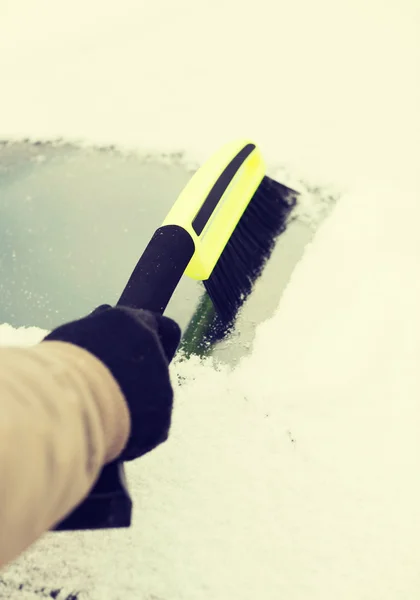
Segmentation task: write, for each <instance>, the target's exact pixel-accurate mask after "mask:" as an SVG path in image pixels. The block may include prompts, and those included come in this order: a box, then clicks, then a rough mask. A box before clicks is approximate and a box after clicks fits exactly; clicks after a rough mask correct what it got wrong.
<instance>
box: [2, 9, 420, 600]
mask: <svg viewBox="0 0 420 600" xmlns="http://www.w3.org/2000/svg"><path fill="white" fill-rule="evenodd" d="M6 6H7V8H5V4H4V3H3V4H2V8H0V10H2V11H3V15H2V18H1V21H0V29H1V28H2V29H3V31H1V32H0V33H1V35H0V39H1V42H0V47H1V48H2V50H1V52H0V57H1V58H0V64H1V69H0V71H1V73H2V78H3V84H4V91H3V92H2V93H1V95H0V107H1V111H0V115H1V116H0V134H1V136H2V137H4V136H6V135H11V136H12V135H13V136H23V135H25V136H29V135H33V136H39V135H42V136H47V137H48V136H55V135H65V136H69V137H73V138H74V137H79V138H81V139H84V140H88V141H93V142H95V141H98V140H107V141H112V142H116V143H120V144H129V145H132V146H134V147H139V148H145V147H149V148H150V147H156V148H158V149H159V148H186V149H188V150H190V151H191V152H195V153H196V155H197V156H198V155H201V154H208V153H209V152H211V151H212V150H213V149H214V147H217V146H219V145H220V142H221V141H224V140H225V139H230V137H232V136H235V135H238V134H239V135H241V136H242V135H244V132H245V134H246V135H249V136H251V137H252V136H254V137H255V139H256V140H257V141H259V142H261V144H262V145H263V148H264V149H265V151H266V153H267V155H268V156H269V158H270V160H272V161H280V162H281V161H285V162H289V163H291V164H293V165H295V166H297V167H298V168H300V169H301V170H302V172H308V173H309V172H311V171H313V172H315V173H316V174H318V175H321V176H323V177H326V178H328V179H331V178H334V179H336V180H337V181H340V182H342V183H345V184H349V185H350V186H351V187H353V190H352V193H351V194H350V195H348V196H346V197H345V198H343V199H342V201H341V202H340V204H339V206H338V208H337V209H336V210H335V212H334V213H333V215H332V216H331V217H330V218H329V219H328V220H327V221H326V222H325V224H324V225H323V226H322V227H321V229H320V231H319V232H318V234H317V236H316V239H315V241H314V243H313V244H312V246H311V247H310V248H309V249H308V251H307V253H306V255H305V257H304V259H303V260H302V261H301V263H300V264H299V265H298V267H297V268H296V270H295V273H294V275H293V277H292V280H291V282H290V284H289V287H288V289H287V290H286V293H285V295H284V296H283V299H282V301H281V303H280V306H279V308H278V310H277V313H276V315H275V316H274V317H273V319H271V320H270V321H268V322H266V323H265V324H263V325H261V326H260V328H259V330H258V331H257V337H256V342H255V346H254V350H253V353H252V355H251V356H250V357H249V358H247V359H245V360H244V362H243V363H242V364H241V365H240V366H239V367H238V369H237V370H236V371H235V372H233V373H229V372H225V371H220V372H215V371H214V369H213V368H212V367H211V366H209V365H199V364H195V363H187V364H186V365H184V366H180V365H178V366H175V368H176V369H184V370H185V375H186V376H187V377H188V379H189V381H188V382H187V384H186V385H185V386H184V387H183V388H182V389H181V390H178V393H177V405H176V410H175V414H174V426H173V432H172V436H171V439H170V441H169V442H168V443H167V444H165V445H164V446H163V447H162V448H161V449H159V451H156V452H154V453H152V454H151V455H150V456H148V457H147V458H146V459H145V460H144V461H142V463H141V464H140V461H139V464H137V465H134V466H131V468H130V480H131V483H132V486H133V488H134V489H135V500H136V521H135V525H134V527H133V528H132V529H131V530H130V531H129V532H114V533H109V532H106V533H102V534H99V536H98V535H96V536H94V537H93V536H92V535H90V534H86V535H80V536H77V535H72V536H64V535H62V536H56V535H52V536H47V537H46V538H45V539H44V540H43V541H42V542H41V543H40V544H39V546H38V547H35V549H34V550H33V552H32V553H30V554H29V555H28V556H27V558H26V559H25V560H23V559H22V560H21V561H19V562H18V563H16V565H15V566H14V567H13V569H12V570H11V571H10V572H9V573H8V577H9V579H11V580H13V579H14V580H16V581H20V580H21V579H22V578H27V577H28V573H29V574H30V578H31V580H32V582H41V583H43V582H47V583H48V584H51V585H52V584H53V583H57V582H58V583H60V582H63V584H64V585H65V586H66V589H68V590H71V589H73V588H77V587H81V588H89V587H91V588H92V591H91V593H90V594H89V598H94V599H95V600H96V598H101V599H106V598H110V600H111V599H112V600H114V599H116V598H119V597H124V598H142V599H146V598H147V599H148V600H152V599H153V600H158V599H159V600H207V599H209V600H210V599H211V600H226V599H227V598H230V599H236V598H238V599H239V598H240V599H241V600H255V598H264V600H278V598H287V599H288V600H307V599H308V598H311V599H322V600H328V599H330V598H331V599H336V598H340V600H366V599H369V600H371V599H374V600H395V599H396V598H404V600H414V599H416V598H417V597H418V590H419V589H420V565H419V556H420V519H419V506H420V480H419V473H420V469H419V467H420V464H419V462H420V436H419V434H418V432H419V426H420V422H419V421H420V419H419V417H420V409H419V397H420V377H419V374H418V373H419V369H418V365H419V363H420V318H419V314H418V312H419V311H418V307H419V306H420V283H419V280H418V262H419V260H418V258H419V256H420V237H419V236H418V223H419V222H420V219H419V217H420V215H419V212H420V209H419V203H418V191H419V190H418V188H417V187H416V182H417V177H418V175H417V161H418V156H419V155H418V153H417V154H416V150H417V147H416V144H417V143H418V133H419V115H418V109H417V106H418V102H419V99H420V98H419V80H418V72H419V69H418V66H419V64H418V60H419V43H418V41H417V39H418V37H419V35H418V33H419V31H418V29H419V26H420V25H419V4H418V3H417V2H414V1H412V2H409V1H408V0H407V1H402V0H401V1H399V2H396V1H395V2H391V1H388V2H385V1H382V2H379V1H370V2H368V1H365V2H360V1H359V2H358V1H353V2H340V3H339V2H332V1H331V2H329V1H327V0H320V1H318V2H309V1H306V2H305V1H303V0H298V1H295V2H293V3H291V2H288V3H286V2H281V1H276V2H274V1H273V2H269V1H268V0H260V2H259V3H258V4H255V3H248V4H244V3H243V2H232V1H230V0H225V2H218V1H216V0H213V1H212V2H211V3H204V2H198V1H195V2H187V1H186V0H180V1H179V2H176V3H175V2H159V1H156V2H154V3H150V2H147V3H146V2H134V1H133V2H129V1H127V0H122V1H120V2H118V3H107V2H101V3H96V2H90V3H89V2H85V3H82V2H79V1H78V2H72V3H71V4H70V3H68V4H66V5H65V6H64V4H63V3H59V2H57V3H49V2H48V3H47V2H38V3H36V4H35V3H27V2H18V1H16V0H14V1H13V2H10V3H9V4H8V5H6ZM244 46H245V47H244ZM251 72H252V73H251ZM28 325H30V323H28ZM1 333H3V337H2V338H0V339H2V340H3V343H4V340H5V339H6V335H7V336H9V338H8V339H10V335H11V336H12V337H13V336H14V335H15V334H14V333H11V331H10V329H9V330H7V331H6V329H5V328H4V327H3V328H2V329H0V335H1ZM16 335H21V334H20V333H19V332H18V333H16ZM24 335H25V334H24ZM29 335H31V336H33V335H35V337H36V336H37V335H38V333H37V332H32V333H31V334H28V336H29ZM34 339H35V338H34V337H31V341H34ZM28 340H29V337H28ZM35 568H36V569H38V570H35ZM57 573H59V576H57V575H56V574H57ZM10 589H12V588H10ZM120 594H121V595H120ZM86 597H88V596H86Z"/></svg>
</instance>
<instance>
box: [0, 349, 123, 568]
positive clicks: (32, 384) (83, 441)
mask: <svg viewBox="0 0 420 600" xmlns="http://www.w3.org/2000/svg"><path fill="white" fill-rule="evenodd" d="M129 429H130V416H129V412H128V408H127V405H126V402H125V400H124V397H123V395H122V393H121V390H120V388H119V386H118V384H117V382H116V381H115V379H114V378H113V377H112V375H111V373H110V372H109V371H108V369H107V368H106V367H105V366H104V365H103V364H102V363H101V362H100V361H99V360H98V359H97V358H95V357H94V356H93V355H91V354H90V353H88V352H86V351H85V350H82V349H81V348H79V347H77V346H73V345H72V344H68V343H64V342H53V341H51V342H42V343H40V344H38V345H37V346H33V347H30V348H0V568H1V566H3V565H4V564H6V563H7V562H9V561H10V560H13V559H14V558H16V556H17V555H18V554H19V553H20V552H22V551H23V550H24V549H25V548H27V547H28V546H29V545H30V544H31V543H32V542H34V541H35V540H36V539H37V538H38V537H39V536H40V535H41V534H42V533H44V532H45V531H47V530H48V529H50V528H51V527H52V526H53V525H55V524H56V523H57V522H59V521H60V520H61V519H62V518H63V517H64V516H66V515H67V514H68V513H69V512H71V510H72V509H73V508H74V507H75V506H76V505H77V504H79V502H80V501H81V500H82V499H83V498H84V497H85V496H86V495H87V493H88V492H89V490H90V489H91V488H92V486H93V484H94V483H95V481H96V479H97V476H98V475H99V472H100V470H101V468H102V466H103V465H104V463H106V462H109V461H111V460H112V459H114V458H115V457H116V456H118V454H119V453H120V452H121V450H122V449H123V448H124V446H125V444H126V442H127V439H128V435H129Z"/></svg>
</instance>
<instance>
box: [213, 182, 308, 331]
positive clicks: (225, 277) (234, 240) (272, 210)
mask: <svg viewBox="0 0 420 600" xmlns="http://www.w3.org/2000/svg"><path fill="white" fill-rule="evenodd" d="M296 199H297V193H296V192H295V191H293V190H292V189H290V188H288V187H286V186H285V185H282V184H281V183H278V182H277V181H274V180H273V179H271V178H270V177H264V178H263V179H262V181H261V184H260V185H259V187H258V188H257V190H256V192H255V194H254V196H253V197H252V199H251V200H250V202H249V204H248V206H247V208H246V209H245V211H244V213H243V215H242V217H241V219H240V220H239V222H238V224H237V226H236V228H235V231H234V232H233V234H232V236H231V237H230V239H229V241H228V243H227V244H226V246H225V248H224V250H223V252H222V254H221V255H220V258H219V260H218V261H217V263H216V265H215V267H214V269H213V271H212V273H211V275H210V277H209V278H208V279H207V280H205V281H204V282H203V283H204V286H205V288H206V291H207V293H208V295H209V296H210V298H211V300H212V303H213V305H214V307H215V309H216V312H217V316H218V321H219V323H218V329H219V334H220V331H221V330H224V331H227V330H228V329H229V328H230V327H231V326H232V325H233V322H234V320H235V317H236V315H237V313H238V310H239V309H240V307H241V306H242V304H243V303H244V302H245V300H246V298H247V297H248V295H249V294H250V292H251V290H252V287H253V285H254V282H255V281H256V279H257V278H258V277H259V275H260V274H261V272H262V270H263V268H264V265H265V263H266V261H267V260H268V258H269V257H270V255H271V252H272V250H273V248H274V246H275V243H276V238H277V237H278V236H279V235H280V234H281V233H282V232H283V231H284V230H285V228H286V224H287V219H288V217H289V215H290V212H291V210H292V208H293V207H294V206H295V204H296Z"/></svg>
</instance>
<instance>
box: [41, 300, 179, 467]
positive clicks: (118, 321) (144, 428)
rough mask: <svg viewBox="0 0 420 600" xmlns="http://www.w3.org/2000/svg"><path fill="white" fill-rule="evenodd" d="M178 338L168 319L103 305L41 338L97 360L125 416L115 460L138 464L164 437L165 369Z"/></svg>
mask: <svg viewBox="0 0 420 600" xmlns="http://www.w3.org/2000/svg"><path fill="white" fill-rule="evenodd" d="M180 337H181V332H180V329H179V327H178V325H177V324H176V323H175V321H173V320H172V319H169V318H167V317H163V316H161V315H158V314H155V313H152V312H150V311H146V310H136V309H132V308H126V307H116V308H112V307H111V306H109V305H103V306H100V307H99V308H97V309H96V310H94V311H93V313H91V314H90V315H88V316H87V317H84V318H82V319H80V320H77V321H73V322H71V323H67V324H65V325H62V326H60V327H57V329H54V330H53V331H52V332H51V333H50V334H48V335H47V336H46V337H45V341H48V340H51V341H52V340H55V341H62V342H69V343H71V344H75V345H77V346H80V347H81V348H84V349H85V350H87V351H88V352H90V353H91V354H93V355H94V356H96V357H97V358H99V360H101V361H102V362H103V363H104V364H105V366H106V367H108V369H109V370H110V371H111V373H112V375H113V376H114V378H115V379H116V381H117V382H118V384H119V386H120V388H121V391H122V393H123V394H124V396H125V399H126V401H127V404H128V408H129V411H130V415H131V432H130V436H129V439H128V442H127V445H126V447H125V449H124V450H123V452H122V454H121V455H120V456H119V457H118V459H119V460H133V459H135V458H138V457H139V456H142V455H143V454H146V453H147V452H149V451H150V450H152V449H153V448H155V447H156V446H158V445H159V444H161V443H162V442H164V441H165V440H166V439H167V437H168V433H169V427H170V423H171V414H172V400H173V390H172V386H171V382H170V378H169V369H168V366H169V363H170V361H171V360H172V358H173V356H174V354H175V352H176V349H177V347H178V344H179V341H180Z"/></svg>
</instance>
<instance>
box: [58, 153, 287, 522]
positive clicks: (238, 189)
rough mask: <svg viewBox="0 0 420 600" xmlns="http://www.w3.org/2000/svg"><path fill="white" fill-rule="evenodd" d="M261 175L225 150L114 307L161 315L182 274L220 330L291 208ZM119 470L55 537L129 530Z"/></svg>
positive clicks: (105, 473)
mask: <svg viewBox="0 0 420 600" xmlns="http://www.w3.org/2000/svg"><path fill="white" fill-rule="evenodd" d="M296 197H297V193H296V192H295V191H294V190H291V189H290V188H288V187H286V186H284V185H282V184H280V183H278V182H276V181H274V180H273V179H270V178H269V177H267V176H266V175H265V164H264V160H263V158H262V155H261V152H260V151H259V149H258V148H257V146H256V145H255V144H254V143H252V142H248V141H235V142H233V143H230V144H227V145H226V146H224V147H223V148H221V149H220V150H219V152H217V153H216V154H214V155H213V156H212V157H211V158H210V159H209V160H208V161H207V162H206V163H205V164H204V165H203V166H202V167H201V168H200V169H199V170H198V171H197V172H196V173H195V174H194V176H193V177H192V178H191V180H190V181H189V183H188V184H187V186H186V187H185V188H184V190H183V191H182V192H181V194H180V195H179V197H178V199H177V200H176V202H175V204H174V205H173V207H172V209H171V210H170V212H169V214H168V215H167V217H166V219H165V220H164V222H163V224H162V226H161V227H159V229H157V230H156V232H155V233H154V235H153V237H152V239H151V240H150V242H149V244H148V245H147V247H146V249H145V251H144V253H143V254H142V256H141V257H140V260H139V261H138V263H137V265H136V267H135V269H134V271H133V273H132V275H131V277H130V279H129V281H128V283H127V285H126V287H125V289H124V291H123V293H122V295H121V297H120V299H119V301H118V303H117V305H119V306H129V307H132V308H142V309H148V310H151V311H154V312H158V313H161V314H163V312H164V311H165V309H166V307H167V305H168V303H169V300H170V299H171V296H172V294H173V293H174V291H175V289H176V287H177V285H178V283H179V281H180V279H181V277H182V275H183V274H185V275H187V276H189V277H191V278H192V279H195V280H200V281H203V283H204V286H205V288H206V291H207V293H208V295H209V297H210V299H211V301H212V303H213V305H214V309H215V312H216V314H217V318H218V319H219V320H220V322H221V323H222V324H223V326H224V327H225V328H228V327H229V326H231V325H232V323H233V322H234V319H235V316H236V314H237V312H238V310H239V308H240V307H241V305H242V304H243V302H244V300H245V299H246V297H247V296H248V295H249V293H250V292H251V289H252V286H253V283H254V281H255V280H256V278H257V277H258V276H259V275H260V273H261V271H262V269H263V267H264V264H265V262H266V260H267V259H268V257H269V255H270V253H271V251H272V249H273V247H274V245H275V240H276V237H277V236H278V235H279V234H280V233H282V231H283V230H284V229H285V227H286V220H287V217H288V215H289V213H290V211H291V209H292V208H293V206H294V205H295V203H296ZM131 509H132V502H131V498H130V495H129V491H128V487H127V483H126V478H125V473H124V467H123V463H122V462H119V461H115V462H113V463H110V464H108V465H106V466H105V467H104V469H103V470H102V473H101V475H100V477H99V479H98V481H97V483H96V484H95V486H94V487H93V489H92V491H91V492H90V494H89V495H88V496H87V498H86V499H85V500H84V501H83V502H82V503H81V504H80V505H79V506H78V507H76V509H75V510H74V511H73V512H72V513H71V514H70V515H69V516H67V517H66V518H65V519H64V520H63V521H62V522H61V523H59V524H58V525H57V526H56V527H55V529H56V530H79V529H107V528H119V527H129V526H130V524H131Z"/></svg>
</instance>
